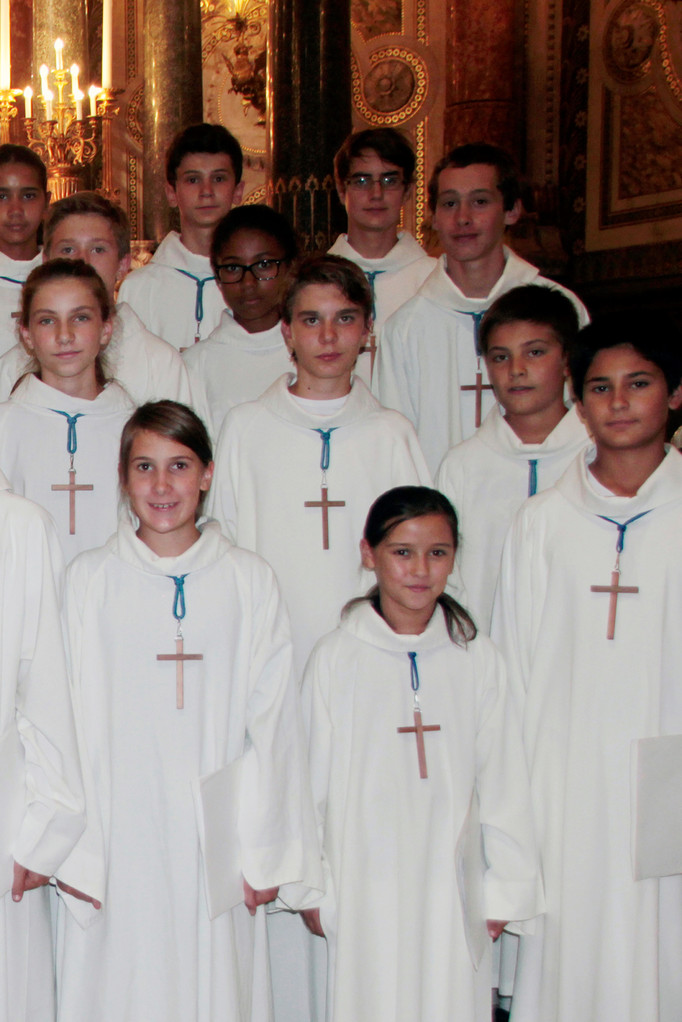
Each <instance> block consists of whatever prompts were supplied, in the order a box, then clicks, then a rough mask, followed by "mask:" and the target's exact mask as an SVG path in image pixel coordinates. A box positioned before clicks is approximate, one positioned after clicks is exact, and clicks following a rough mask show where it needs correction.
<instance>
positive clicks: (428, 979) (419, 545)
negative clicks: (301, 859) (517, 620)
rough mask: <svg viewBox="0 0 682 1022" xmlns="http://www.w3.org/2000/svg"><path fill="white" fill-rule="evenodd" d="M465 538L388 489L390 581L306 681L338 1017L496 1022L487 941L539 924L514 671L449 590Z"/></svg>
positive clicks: (385, 538)
mask: <svg viewBox="0 0 682 1022" xmlns="http://www.w3.org/2000/svg"><path fill="white" fill-rule="evenodd" d="M457 531H458V530H457V517H456V515H455V512H454V510H453V508H452V505H451V504H450V503H449V501H448V500H447V498H446V497H444V496H443V495H442V494H441V493H439V492H438V491H436V490H431V489H427V488H425V487H414V486H404V487H398V488H396V489H393V490H389V491H388V492H387V493H384V494H382V496H380V497H379V498H378V500H376V501H375V503H374V504H373V505H372V507H371V509H370V512H369V516H368V518H367V522H366V525H365V531H364V538H363V540H362V543H361V552H362V560H363V564H364V566H365V567H366V568H367V569H368V570H371V571H373V572H374V573H375V575H376V580H377V584H376V585H375V586H374V588H373V589H371V590H370V591H369V593H368V594H367V596H366V597H363V598H361V599H358V600H353V601H351V603H350V604H348V605H347V607H346V610H345V612H344V615H343V617H342V620H341V625H340V626H339V628H337V629H336V631H335V632H332V633H331V634H330V635H327V636H325V638H323V639H322V640H321V641H320V642H319V643H318V644H317V646H316V647H315V650H314V651H313V654H312V656H311V658H310V660H309V662H308V666H307V668H306V674H305V679H304V703H305V704H306V706H307V708H308V717H309V731H310V757H311V776H312V782H313V797H314V801H315V805H316V807H317V810H318V825H319V832H320V835H321V839H322V842H323V858H324V860H325V866H326V874H327V877H328V882H327V892H326V894H325V896H324V898H323V899H322V901H321V903H320V908H317V909H308V910H306V911H305V912H304V918H305V919H306V922H307V924H308V926H309V928H310V929H311V930H312V932H314V933H316V934H317V935H318V936H326V938H327V944H328V949H329V990H328V996H327V1009H328V1010H327V1019H328V1022H342V1020H343V1022H345V1020H347V1019H353V1020H354V1022H396V1020H399V1019H400V1020H403V1019H404V1020H408V1019H409V1020H413V1019H424V1020H426V1019H428V1020H429V1022H450V1020H451V1019H452V1018H453V1017H455V1015H456V1017H457V1018H462V1019H467V1020H470V1022H488V1020H489V1019H490V1014H491V1004H490V986H491V974H490V972H491V967H490V959H491V947H492V942H491V940H490V938H493V939H496V938H497V937H498V936H499V934H500V932H501V930H502V928H503V927H504V925H505V921H506V920H509V919H517V920H519V919H520V920H523V919H529V918H530V917H532V916H535V915H536V914H537V913H538V912H539V911H542V896H541V894H540V884H539V880H538V872H537V860H536V856H535V847H534V840H533V834H532V827H531V815H530V793H529V788H528V779H527V776H526V768H525V759H524V755H523V751H522V748H521V742H520V736H519V734H518V729H517V726H516V722H515V719H514V717H513V714H511V713H510V708H509V704H508V701H507V696H506V684H505V672H504V666H503V663H502V659H501V657H500V655H499V653H498V652H497V651H496V649H495V647H494V646H493V645H492V643H491V642H490V641H489V640H488V639H487V638H486V637H485V636H481V635H477V634H476V629H475V627H474V625H473V622H472V621H471V619H470V617H469V615H468V614H467V613H466V611H465V610H464V609H463V608H462V607H460V606H459V604H457V603H456V602H455V601H454V600H452V599H451V598H450V597H449V596H447V595H446V594H445V593H444V588H445V584H446V582H447V578H448V573H449V572H450V571H451V569H452V565H453V561H454V557H455V552H456V549H457V541H458V535H457ZM422 713H423V718H422ZM422 729H423V730H422ZM455 1006H456V1007H455ZM453 1013H454V1014H453Z"/></svg>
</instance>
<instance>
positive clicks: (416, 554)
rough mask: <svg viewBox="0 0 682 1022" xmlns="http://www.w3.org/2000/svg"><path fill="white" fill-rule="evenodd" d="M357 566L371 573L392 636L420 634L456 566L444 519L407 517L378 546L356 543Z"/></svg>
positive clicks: (437, 516)
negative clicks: (400, 633)
mask: <svg viewBox="0 0 682 1022" xmlns="http://www.w3.org/2000/svg"><path fill="white" fill-rule="evenodd" d="M360 551H361V553H362V563H363V566H364V567H365V568H367V569H368V570H370V571H374V572H375V574H376V577H377V583H378V585H379V601H380V604H381V613H382V615H383V617H384V618H385V620H386V621H387V622H388V624H389V625H390V626H391V628H392V629H393V630H394V631H395V632H402V633H405V634H419V633H420V632H422V631H423V630H424V628H426V625H427V624H428V622H429V619H430V618H431V615H432V614H433V611H434V608H435V605H436V600H437V599H438V597H439V596H440V594H441V593H442V592H443V590H444V589H445V584H446V582H447V580H448V575H449V574H450V572H451V571H452V568H453V565H454V562H455V543H454V539H453V535H452V529H451V528H450V524H449V522H448V520H447V518H445V516H444V515H439V514H429V515H422V516H421V517H419V518H410V519H409V520H408V521H406V522H401V523H400V524H399V525H396V526H395V528H394V529H392V530H391V531H390V532H389V534H388V536H386V538H385V539H383V540H382V541H381V543H379V545H378V546H376V547H374V549H372V547H370V545H369V543H367V541H366V540H364V539H363V540H362V542H361V544H360Z"/></svg>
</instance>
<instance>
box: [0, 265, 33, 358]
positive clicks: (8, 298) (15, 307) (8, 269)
mask: <svg viewBox="0 0 682 1022" xmlns="http://www.w3.org/2000/svg"><path fill="white" fill-rule="evenodd" d="M42 262H43V253H42V250H41V251H40V252H38V254H37V255H36V256H34V257H33V259H10V257H9V256H7V255H5V254H4V253H2V252H0V355H2V354H3V353H4V352H6V351H8V350H9V349H10V348H11V347H12V346H13V345H14V344H16V343H17V341H18V339H19V310H20V308H21V290H22V287H23V285H24V281H25V280H26V278H27V277H28V275H29V273H30V272H31V270H35V268H36V266H41V265H42Z"/></svg>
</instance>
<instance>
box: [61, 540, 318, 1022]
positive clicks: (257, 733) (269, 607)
mask: <svg viewBox="0 0 682 1022" xmlns="http://www.w3.org/2000/svg"><path fill="white" fill-rule="evenodd" d="M170 575H175V576H179V575H186V578H185V582H184V592H185V601H186V615H185V617H184V620H183V622H182V630H183V634H184V649H185V653H199V654H201V655H202V657H203V659H202V660H198V661H190V662H187V663H185V664H184V708H183V709H178V708H177V707H176V665H175V664H174V663H172V662H162V661H158V660H157V655H158V654H160V653H172V652H174V651H175V635H176V622H175V620H174V618H173V614H172V608H173V601H174V594H175V586H174V584H173V581H172V579H170V578H169V577H168V576H170ZM66 615H67V625H68V639H69V648H70V655H71V661H72V662H71V672H72V679H73V684H74V687H75V689H76V692H77V696H78V699H79V703H80V705H81V712H82V715H83V720H84V725H85V726H84V731H85V737H86V743H87V756H88V760H89V762H90V764H91V766H92V768H93V773H92V776H93V777H94V788H93V790H92V791H90V792H88V799H87V805H88V828H87V830H86V832H85V834H84V836H83V838H82V839H81V841H80V842H79V844H78V845H77V846H76V848H75V850H74V852H73V853H72V855H71V856H70V857H69V859H67V861H66V862H65V863H64V865H63V866H62V868H61V870H60V874H59V875H60V877H61V878H63V879H65V880H67V882H68V878H69V876H70V875H71V872H72V871H73V872H74V873H75V874H76V875H79V874H80V873H82V872H83V871H84V870H85V869H87V862H88V859H89V849H90V843H91V840H94V841H95V842H96V841H97V840H98V836H97V832H98V831H99V830H100V829H101V832H102V833H103V839H104V845H105V849H106V860H107V875H106V883H105V886H104V887H103V889H102V891H101V895H102V899H103V907H102V911H101V913H100V914H99V915H97V914H95V913H94V912H92V911H90V912H89V913H88V915H87V916H84V915H83V913H82V904H81V903H77V902H75V901H73V899H70V898H68V899H65V900H66V901H67V903H68V905H69V908H70V909H71V910H72V911H67V912H63V913H61V916H60V920H59V922H60V926H59V938H58V949H57V970H58V996H59V1012H58V1018H59V1019H60V1020H63V1022H94V1020H95V1019H96V1020H97V1022H142V1020H144V1022H188V1020H190V1019H191V1020H192V1022H225V1020H228V1019H229V1020H230V1022H250V1019H251V996H252V983H254V984H255V985H256V987H257V988H258V989H260V988H262V987H264V986H266V985H267V975H265V976H256V977H254V976H253V975H252V973H253V946H254V939H255V937H256V934H257V933H258V932H259V931H263V933H264V926H265V923H264V911H263V909H262V908H261V909H259V910H258V912H257V915H256V917H255V919H254V918H252V917H251V916H250V915H249V914H248V912H247V910H246V907H245V906H244V905H243V904H240V905H238V906H237V907H236V908H234V909H231V910H229V911H227V912H225V913H223V914H221V915H219V916H217V917H216V918H215V919H214V920H213V921H211V920H210V919H209V916H208V910H207V905H206V901H205V894H204V875H203V861H202V857H201V852H200V847H199V841H198V832H197V825H196V818H195V807H194V800H193V794H192V785H193V783H194V782H195V781H196V780H197V779H198V778H199V777H201V776H204V775H206V774H212V773H214V772H215V771H217V770H220V769H222V768H223V767H226V766H227V765H228V764H231V763H233V762H234V761H236V760H237V759H239V758H240V757H241V758H242V767H241V780H240V807H241V808H240V811H239V823H238V828H239V835H240V849H239V850H236V849H229V851H228V852H227V855H229V856H230V857H234V856H237V855H238V856H239V862H240V864H241V870H242V872H243V874H244V876H245V877H246V879H247V880H248V882H249V883H250V884H251V886H252V887H253V888H254V889H265V888H270V887H275V886H278V885H280V888H281V894H282V895H283V896H284V897H285V898H286V892H287V887H286V886H282V885H287V884H288V883H292V884H295V883H299V884H303V885H305V886H309V887H311V888H315V889H317V890H320V889H321V885H322V872H321V862H320V854H319V847H318V844H317V838H316V833H315V824H314V815H313V808H312V803H311V799H310V782H309V779H308V771H307V764H306V762H305V744H304V739H303V727H302V721H301V716H300V709H299V705H298V696H297V692H296V687H295V685H294V683H293V678H292V673H291V643H290V636H289V628H288V622H287V617H286V612H285V611H284V608H283V604H282V600H281V598H280V595H279V591H278V587H277V584H276V582H275V579H274V576H273V574H272V572H271V570H270V569H269V567H268V566H267V565H266V564H265V563H264V562H263V561H262V560H261V559H260V558H259V557H255V556H254V555H253V554H252V553H249V552H247V551H244V550H238V549H236V548H235V547H233V546H232V545H231V544H230V543H229V541H228V540H227V539H226V538H225V537H224V536H222V534H221V532H220V529H219V527H218V524H217V523H216V522H208V523H206V524H204V526H203V528H202V530H201V536H200V538H199V539H198V540H197V542H196V543H194V544H193V545H192V546H191V547H190V548H189V550H187V551H185V553H183V554H181V555H180V556H178V557H158V556H156V555H155V554H154V553H153V552H152V551H151V550H150V549H149V548H148V547H147V546H145V544H144V543H142V542H141V541H140V540H139V539H138V538H137V536H136V535H135V533H134V531H133V527H132V525H131V524H130V522H128V521H123V520H122V522H121V524H120V526H119V530H118V532H117V534H116V535H114V536H112V537H111V538H110V540H109V541H108V543H107V544H106V546H105V547H102V548H100V549H99V550H91V551H87V552H86V553H85V554H83V555H82V556H81V557H78V558H77V559H76V560H75V561H74V562H73V563H72V564H71V566H70V568H69V571H68V575H67V595H66ZM93 832H94V833H93ZM79 919H80V920H81V921H82V922H84V923H86V924H89V925H87V926H86V927H85V928H83V927H82V926H81V925H79V921H78V920H79ZM263 961H265V960H264V959H263Z"/></svg>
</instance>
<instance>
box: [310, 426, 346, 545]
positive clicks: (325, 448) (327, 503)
mask: <svg viewBox="0 0 682 1022" xmlns="http://www.w3.org/2000/svg"><path fill="white" fill-rule="evenodd" d="M337 428H338V427H336V426H332V428H331V429H316V430H315V433H319V434H320V436H321V437H322V456H321V458H320V468H321V469H322V486H321V495H320V500H305V501H304V502H303V506H304V507H319V508H321V509H322V549H323V550H329V508H330V507H345V506H346V502H345V500H329V496H328V494H329V490H328V487H327V469H328V468H329V460H330V457H331V454H330V440H331V435H332V433H333V432H334V430H335V429H337Z"/></svg>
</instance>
